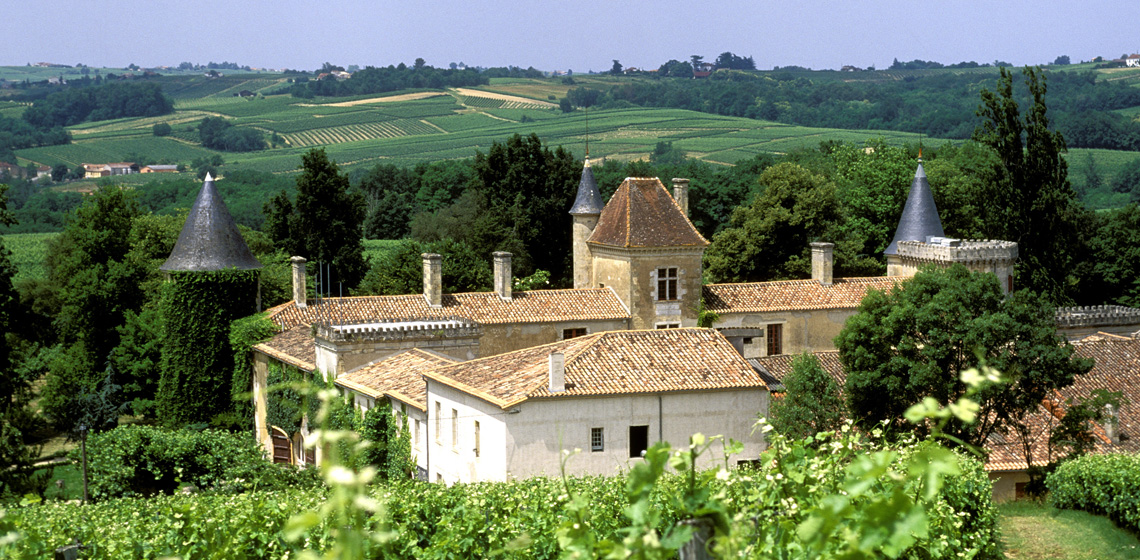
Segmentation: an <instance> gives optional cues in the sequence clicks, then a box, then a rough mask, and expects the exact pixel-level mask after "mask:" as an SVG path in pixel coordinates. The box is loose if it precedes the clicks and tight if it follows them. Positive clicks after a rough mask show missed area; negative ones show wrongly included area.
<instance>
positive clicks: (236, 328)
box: [230, 313, 278, 426]
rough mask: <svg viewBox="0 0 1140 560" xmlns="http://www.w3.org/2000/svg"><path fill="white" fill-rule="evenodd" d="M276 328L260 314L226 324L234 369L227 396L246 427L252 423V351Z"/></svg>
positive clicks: (275, 330)
mask: <svg viewBox="0 0 1140 560" xmlns="http://www.w3.org/2000/svg"><path fill="white" fill-rule="evenodd" d="M277 332H278V329H277V325H275V324H274V323H273V322H272V321H270V320H269V319H268V317H266V315H265V314H264V313H258V314H257V315H251V316H249V317H243V318H240V319H235V320H234V321H233V322H232V323H230V351H231V352H233V361H234V372H233V377H232V379H231V385H230V398H231V399H232V400H233V407H234V412H235V413H237V415H238V416H239V417H241V418H242V419H243V420H244V421H245V425H246V426H249V425H250V424H252V423H253V408H252V405H251V404H250V403H251V402H252V400H253V399H252V396H251V394H250V392H251V391H253V362H252V355H253V354H252V350H253V347H254V345H257V344H260V343H261V342H264V341H266V340H268V339H269V338H270V337H272V336H273V335H275V334H277Z"/></svg>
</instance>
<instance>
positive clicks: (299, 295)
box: [289, 257, 305, 307]
mask: <svg viewBox="0 0 1140 560" xmlns="http://www.w3.org/2000/svg"><path fill="white" fill-rule="evenodd" d="M289 261H290V262H292V263H293V301H295V302H297V307H305V257H293V258H291V259H289Z"/></svg>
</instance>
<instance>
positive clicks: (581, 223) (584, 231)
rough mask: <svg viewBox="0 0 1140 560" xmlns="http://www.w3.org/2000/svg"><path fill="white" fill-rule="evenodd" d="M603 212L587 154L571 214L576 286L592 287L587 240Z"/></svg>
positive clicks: (600, 197)
mask: <svg viewBox="0 0 1140 560" xmlns="http://www.w3.org/2000/svg"><path fill="white" fill-rule="evenodd" d="M601 213H602V193H600V192H598V182H597V181H595V180H594V172H593V170H591V169H590V157H589V156H586V163H585V165H584V166H583V168H582V179H581V180H580V181H578V196H577V197H576V198H575V199H574V205H573V206H571V207H570V215H571V216H574V226H573V227H574V229H573V233H572V243H573V245H574V287H575V288H591V287H593V286H592V285H591V282H590V275H591V272H590V271H591V268H592V262H593V257H592V256H591V254H590V247H589V245H588V244H587V241H588V240H589V239H590V235H592V234H593V233H594V227H595V226H597V225H598V216H599V215H600V214H601Z"/></svg>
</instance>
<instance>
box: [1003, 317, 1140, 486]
mask: <svg viewBox="0 0 1140 560" xmlns="http://www.w3.org/2000/svg"><path fill="white" fill-rule="evenodd" d="M1073 346H1074V347H1075V348H1076V353H1077V355H1078V356H1081V357H1084V358H1092V359H1093V360H1094V361H1095V365H1093V369H1092V370H1091V371H1089V372H1088V373H1086V374H1084V375H1082V376H1079V377H1077V378H1076V379H1075V380H1074V381H1073V384H1072V385H1070V386H1069V387H1065V388H1064V389H1061V390H1060V391H1056V392H1054V395H1053V397H1052V398H1051V399H1049V400H1046V401H1045V402H1044V403H1043V404H1042V406H1041V407H1040V408H1039V409H1038V411H1037V412H1036V413H1035V414H1033V415H1032V416H1030V418H1029V419H1028V423H1029V425H1030V429H1031V435H1030V441H1031V445H1032V447H1031V449H1032V454H1033V464H1034V465H1039V466H1044V465H1046V464H1048V463H1049V461H1050V457H1049V451H1048V446H1047V443H1048V440H1049V432H1050V430H1052V429H1053V428H1054V427H1055V426H1056V425H1057V423H1058V421H1059V420H1060V419H1061V418H1063V417H1064V415H1065V408H1066V402H1067V401H1069V400H1070V399H1073V400H1078V399H1082V398H1085V397H1088V396H1090V395H1091V394H1092V392H1093V391H1095V390H1097V389H1104V390H1106V391H1119V392H1121V393H1123V395H1124V399H1125V400H1127V401H1128V403H1127V404H1125V405H1123V406H1121V407H1120V410H1119V411H1118V418H1119V420H1118V423H1117V432H1118V433H1119V434H1120V436H1121V437H1120V441H1119V443H1115V444H1114V443H1111V440H1110V439H1109V438H1108V435H1107V433H1106V432H1105V431H1104V427H1103V426H1100V425H1097V426H1095V427H1094V428H1093V435H1094V437H1095V438H1096V440H1097V442H1096V448H1095V450H1094V451H1093V452H1094V453H1122V452H1123V453H1137V452H1140V339H1136V338H1129V337H1123V336H1117V335H1113V334H1107V333H1097V334H1094V335H1089V336H1087V337H1085V338H1083V339H1081V340H1078V341H1074V342H1073ZM995 439H999V440H1002V439H1003V440H1004V441H997V442H991V444H989V445H987V448H989V449H990V457H989V461H987V462H986V469H987V470H991V471H1021V470H1025V469H1026V462H1025V451H1024V446H1023V444H1022V443H1021V441H1020V440H1019V439H1018V438H1017V437H1016V436H1014V435H1012V434H1010V435H1006V436H1005V437H1004V438H995ZM1054 458H1055V457H1054Z"/></svg>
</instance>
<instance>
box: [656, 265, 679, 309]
mask: <svg viewBox="0 0 1140 560" xmlns="http://www.w3.org/2000/svg"><path fill="white" fill-rule="evenodd" d="M676 299H677V269H676V268H674V267H670V268H658V269H657V301H675V300H676Z"/></svg>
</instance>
